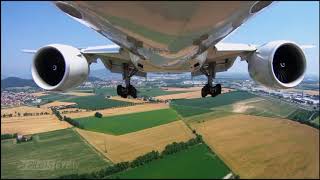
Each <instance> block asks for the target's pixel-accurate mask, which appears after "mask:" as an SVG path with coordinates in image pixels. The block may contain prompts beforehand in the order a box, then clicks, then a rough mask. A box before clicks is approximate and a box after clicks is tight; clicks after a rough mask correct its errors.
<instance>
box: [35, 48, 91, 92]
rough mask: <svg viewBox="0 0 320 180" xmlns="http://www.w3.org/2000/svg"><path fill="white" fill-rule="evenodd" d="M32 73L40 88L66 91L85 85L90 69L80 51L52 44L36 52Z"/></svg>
mask: <svg viewBox="0 0 320 180" xmlns="http://www.w3.org/2000/svg"><path fill="white" fill-rule="evenodd" d="M31 71H32V77H33V80H34V81H35V82H36V84H37V85H38V86H39V87H41V88H43V89H45V90H49V91H66V90H68V89H70V88H72V87H75V86H78V85H80V84H81V83H83V82H84V81H85V80H86V79H87V78H88V74H89V71H90V69H89V64H88V61H87V60H86V58H85V57H84V56H83V55H82V54H81V53H80V50H79V49H77V48H74V47H72V46H68V45H62V44H50V45H47V46H44V47H42V48H40V49H39V50H38V51H37V52H36V54H35V56H34V59H33V63H32V70H31Z"/></svg>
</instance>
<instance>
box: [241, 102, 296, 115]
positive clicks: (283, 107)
mask: <svg viewBox="0 0 320 180" xmlns="http://www.w3.org/2000/svg"><path fill="white" fill-rule="evenodd" d="M247 105H248V106H250V107H251V108H250V109H248V110H247V111H246V114H250V115H256V116H266V117H281V118H287V117H288V116H289V115H290V114H291V113H293V112H294V111H296V110H297V109H298V108H297V107H295V106H292V105H289V104H288V103H286V102H283V101H280V100H270V99H264V100H262V101H257V102H252V103H248V104H247Z"/></svg>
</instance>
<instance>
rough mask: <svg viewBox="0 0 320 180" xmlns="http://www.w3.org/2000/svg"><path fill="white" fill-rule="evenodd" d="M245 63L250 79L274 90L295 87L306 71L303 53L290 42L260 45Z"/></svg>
mask: <svg viewBox="0 0 320 180" xmlns="http://www.w3.org/2000/svg"><path fill="white" fill-rule="evenodd" d="M247 61H248V70H249V74H250V76H251V78H252V79H254V80H255V81H257V82H259V83H261V84H262V85H264V86H267V87H270V88H275V89H286V88H292V87H295V86H297V85H298V84H299V83H300V82H301V81H302V80H303V77H304V73H305V71H306V59H305V55H304V52H303V51H302V49H301V48H300V47H299V46H298V45H297V44H296V43H294V42H290V41H273V42H269V43H267V44H265V45H262V46H261V47H259V48H257V50H256V51H255V52H254V53H252V54H251V55H249V57H248V58H247Z"/></svg>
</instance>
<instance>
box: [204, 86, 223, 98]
mask: <svg viewBox="0 0 320 180" xmlns="http://www.w3.org/2000/svg"><path fill="white" fill-rule="evenodd" d="M208 94H211V96H212V97H215V96H217V95H219V94H221V84H217V85H215V86H213V87H212V86H209V84H206V85H205V86H204V87H203V88H202V89H201V96H202V97H206V96H207V95H208Z"/></svg>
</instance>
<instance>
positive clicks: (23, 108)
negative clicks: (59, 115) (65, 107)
mask: <svg viewBox="0 0 320 180" xmlns="http://www.w3.org/2000/svg"><path fill="white" fill-rule="evenodd" d="M45 112H47V113H50V114H51V113H52V111H51V110H50V109H47V108H37V107H30V106H19V107H13V108H7V109H1V116H2V115H4V114H12V116H18V113H20V116H22V115H23V114H24V113H45Z"/></svg>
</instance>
